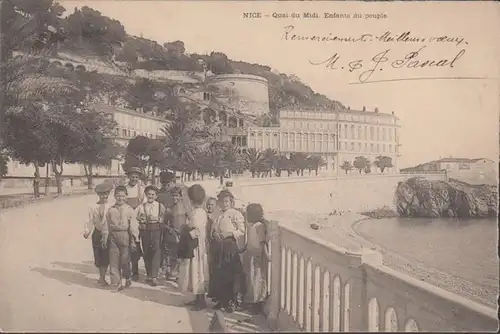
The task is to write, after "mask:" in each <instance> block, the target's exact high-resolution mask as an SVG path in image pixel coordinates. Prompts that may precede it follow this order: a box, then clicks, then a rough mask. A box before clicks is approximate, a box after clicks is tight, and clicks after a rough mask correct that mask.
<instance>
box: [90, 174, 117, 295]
mask: <svg viewBox="0 0 500 334" xmlns="http://www.w3.org/2000/svg"><path fill="white" fill-rule="evenodd" d="M111 189H113V185H111V184H107V183H102V184H99V185H97V186H96V188H95V192H96V193H97V195H98V196H99V201H98V202H97V203H96V204H93V205H92V206H91V207H90V208H89V216H88V220H87V221H86V222H85V227H84V231H83V237H84V238H85V239H88V238H89V236H92V249H93V251H94V264H95V266H96V267H97V268H99V280H98V283H99V284H100V285H102V286H106V285H108V282H106V272H107V271H108V266H109V251H108V249H107V247H103V246H105V245H102V242H101V241H102V228H103V225H104V224H105V218H106V213H107V211H108V209H109V204H108V197H109V193H110V192H111Z"/></svg>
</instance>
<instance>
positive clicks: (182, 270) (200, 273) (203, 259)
mask: <svg viewBox="0 0 500 334" xmlns="http://www.w3.org/2000/svg"><path fill="white" fill-rule="evenodd" d="M208 278H209V272H208V261H207V254H206V253H202V252H200V248H199V247H197V248H196V249H195V250H194V257H193V258H192V259H179V281H178V283H179V288H180V290H181V291H182V292H188V293H192V294H195V295H199V294H205V292H206V291H207V285H208Z"/></svg>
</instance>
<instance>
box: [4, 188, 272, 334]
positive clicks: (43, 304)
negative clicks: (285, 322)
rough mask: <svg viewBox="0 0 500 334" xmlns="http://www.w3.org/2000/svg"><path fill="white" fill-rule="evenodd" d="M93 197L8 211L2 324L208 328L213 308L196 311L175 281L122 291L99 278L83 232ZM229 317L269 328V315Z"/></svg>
mask: <svg viewBox="0 0 500 334" xmlns="http://www.w3.org/2000/svg"><path fill="white" fill-rule="evenodd" d="M93 201H95V195H87V196H78V197H69V198H61V199H56V200H53V201H50V202H41V203H35V204H31V205H28V206H26V207H24V208H15V209H9V210H5V211H3V212H1V213H0V267H1V268H2V275H0V296H1V298H0V328H1V329H2V330H4V331H9V332H10V331H15V332H21V331H49V332H59V331H72V332H73V331H75V332H94V331H100V332H103V331H104V332H188V333H189V332H207V330H208V326H209V323H210V318H211V316H212V313H213V311H212V310H211V309H207V310H206V311H205V312H191V311H189V309H188V308H186V307H185V306H184V305H183V304H184V302H185V301H187V300H188V298H189V297H186V296H183V295H182V294H181V293H180V292H179V291H178V289H177V288H176V286H175V285H171V284H166V283H165V284H161V285H160V286H157V287H151V286H149V285H146V284H144V283H141V282H138V283H134V284H133V285H132V287H131V288H130V289H128V290H124V291H123V292H121V293H113V292H111V291H109V290H105V289H101V288H99V287H98V286H97V285H96V280H97V274H96V268H95V267H94V265H93V262H92V249H91V244H90V240H85V239H84V238H83V236H82V224H83V220H84V219H85V218H86V215H87V207H88V206H89V205H90V204H91V203H92V202H93ZM141 262H142V261H141ZM141 265H142V263H141ZM142 272H143V275H144V270H142ZM143 277H144V276H143ZM226 322H227V324H228V327H229V329H230V330H232V331H235V332H259V331H263V330H266V327H265V322H264V321H263V318H262V317H251V316H249V315H247V314H244V313H239V312H235V313H234V314H232V315H230V316H229V317H227V319H226Z"/></svg>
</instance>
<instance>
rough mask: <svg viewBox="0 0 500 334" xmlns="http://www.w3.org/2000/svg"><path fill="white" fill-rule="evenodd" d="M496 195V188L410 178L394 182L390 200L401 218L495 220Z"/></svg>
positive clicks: (496, 208) (458, 182)
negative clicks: (393, 202)
mask: <svg viewBox="0 0 500 334" xmlns="http://www.w3.org/2000/svg"><path fill="white" fill-rule="evenodd" d="M497 194H498V187H497V186H492V185H471V184H468V183H465V182H460V181H458V180H454V179H450V180H449V181H431V180H428V179H426V178H423V177H412V178H410V179H408V180H406V181H404V182H399V183H398V187H397V188H396V193H395V196H394V197H395V198H394V200H395V204H396V208H397V212H398V214H399V215H400V216H403V217H427V218H437V217H460V218H487V217H497V214H498V197H497Z"/></svg>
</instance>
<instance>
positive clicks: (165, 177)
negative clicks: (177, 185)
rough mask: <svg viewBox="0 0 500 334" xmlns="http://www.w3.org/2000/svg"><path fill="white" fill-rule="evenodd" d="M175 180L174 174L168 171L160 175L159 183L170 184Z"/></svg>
mask: <svg viewBox="0 0 500 334" xmlns="http://www.w3.org/2000/svg"><path fill="white" fill-rule="evenodd" d="M174 179H175V174H174V173H172V172H169V171H163V172H161V173H160V182H170V181H172V180H174Z"/></svg>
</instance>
